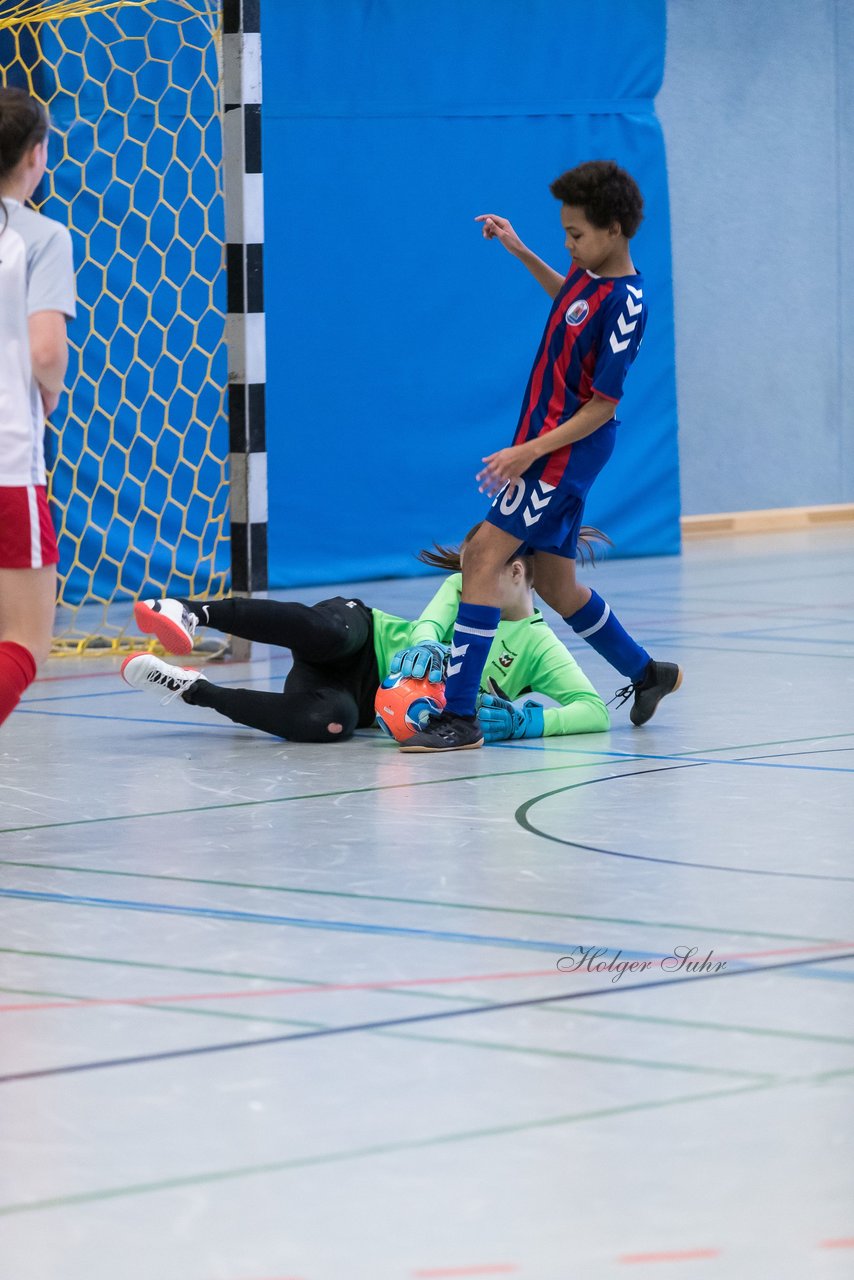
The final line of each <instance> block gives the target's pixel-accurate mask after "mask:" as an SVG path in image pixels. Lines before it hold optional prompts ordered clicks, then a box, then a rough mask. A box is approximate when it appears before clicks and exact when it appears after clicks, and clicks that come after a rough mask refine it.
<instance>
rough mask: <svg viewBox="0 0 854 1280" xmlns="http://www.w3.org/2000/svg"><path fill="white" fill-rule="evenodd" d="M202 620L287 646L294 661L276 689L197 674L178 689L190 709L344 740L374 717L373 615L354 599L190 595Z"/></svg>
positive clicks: (311, 737)
mask: <svg viewBox="0 0 854 1280" xmlns="http://www.w3.org/2000/svg"><path fill="white" fill-rule="evenodd" d="M188 606H189V608H191V609H192V610H193V612H194V613H197V614H198V615H199V616H200V617H201V618H204V615H203V614H202V613H201V609H202V607H203V606H204V607H206V608H207V624H206V625H208V626H211V627H213V628H215V629H216V630H217V631H223V632H225V633H227V634H228V635H232V636H240V637H242V638H243V639H244V640H255V641H257V642H258V643H259V644H271V645H281V646H282V647H283V648H286V649H290V650H291V653H292V654H293V659H294V665H293V668H292V670H291V671H290V672H289V673H288V676H287V679H286V680H285V685H284V689H283V690H282V692H281V693H258V692H256V691H255V690H253V689H225V688H222V687H221V686H220V685H215V684H213V683H211V682H210V681H208V680H198V681H197V682H196V683H195V684H194V685H193V686H192V687H191V688H190V689H188V690H187V692H186V693H185V694H184V695H183V699H184V701H185V702H188V703H190V704H191V705H192V706H196V707H213V708H214V710H215V711H219V712H220V713H221V714H222V715H224V716H227V717H228V719H229V720H233V721H234V723H235V724H245V725H248V726H249V728H251V729H261V730H262V731H263V732H264V733H273V734H275V735H276V736H277V737H279V738H288V739H290V741H291V742H343V741H345V740H346V739H347V738H349V737H352V734H353V731H354V730H355V729H357V728H365V727H366V726H367V725H371V724H373V723H374V698H375V695H376V691H377V686H378V684H379V682H380V677H379V670H378V668H377V660H376V656H375V654H374V643H373V637H374V620H373V614H372V612H371V610H370V609H369V608H368V607H367V605H365V604H363V603H362V601H361V600H345V599H344V597H343V596H337V597H336V598H335V599H333V600H322V601H321V602H320V603H319V604H315V605H306V604H290V603H283V602H281V601H278V600H240V599H231V600H213V601H203V602H198V601H189V602H188Z"/></svg>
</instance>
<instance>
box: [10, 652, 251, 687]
mask: <svg viewBox="0 0 854 1280" xmlns="http://www.w3.org/2000/svg"><path fill="white" fill-rule="evenodd" d="M122 656H123V655H121V654H116V655H115V659H116V660H118V659H119V657H122ZM99 660H100V659H99ZM272 660H273V659H270V658H269V657H267V658H240V659H239V660H236V659H234V658H217V660H216V665H217V667H223V666H241V667H257V666H258V664H259V663H261V662H270V661H272ZM206 665H209V664H207V663H206ZM118 676H119V668H118V667H110V669H109V670H108V671H72V672H69V673H68V675H64V676H36V678H35V680H34V681H33V684H55V683H56V682H57V681H60V680H106V679H109V678H110V677H112V678H113V679H116V678H117V677H118ZM119 678H120V677H119Z"/></svg>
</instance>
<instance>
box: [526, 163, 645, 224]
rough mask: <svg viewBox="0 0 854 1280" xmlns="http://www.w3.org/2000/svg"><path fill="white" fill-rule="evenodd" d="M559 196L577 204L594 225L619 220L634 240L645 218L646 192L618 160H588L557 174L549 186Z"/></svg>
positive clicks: (567, 201)
mask: <svg viewBox="0 0 854 1280" xmlns="http://www.w3.org/2000/svg"><path fill="white" fill-rule="evenodd" d="M549 190H550V191H551V193H552V195H553V196H554V197H555V199H556V200H560V201H561V202H562V203H563V204H572V205H577V206H578V208H580V209H583V210H584V216H585V218H586V219H587V221H588V222H590V223H592V224H593V226H594V227H601V228H603V229H604V228H606V227H610V226H611V224H612V223H613V222H619V224H620V228H621V230H622V232H623V235H624V236H625V237H626V239H627V240H631V238H632V236H633V235H634V234H635V232H636V231H637V229H638V227H639V226H640V224H641V221H642V219H643V196H642V195H641V193H640V188H639V187H638V184H637V183H636V182H635V180H634V178H633V177H632V175H631V174H630V173H626V171H625V169H621V168H620V166H619V165H618V164H617V163H616V161H614V160H587V161H586V162H585V163H584V164H580V165H577V166H576V168H575V169H568V170H567V172H566V173H562V174H561V175H560V177H559V178H555V180H554V182H553V183H552V184H551V186H550V187H549Z"/></svg>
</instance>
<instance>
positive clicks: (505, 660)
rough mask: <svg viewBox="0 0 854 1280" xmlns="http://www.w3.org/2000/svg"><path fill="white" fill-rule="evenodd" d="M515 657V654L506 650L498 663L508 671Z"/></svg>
mask: <svg viewBox="0 0 854 1280" xmlns="http://www.w3.org/2000/svg"><path fill="white" fill-rule="evenodd" d="M515 657H516V654H515V653H511V652H510V650H509V649H505V650H504V652H503V653H502V654H501V656H500V657H499V659H498V661H499V662H500V663H501V665H502V667H504V669H505V671H506V670H507V668H508V667H512V665H513V659H514V658H515Z"/></svg>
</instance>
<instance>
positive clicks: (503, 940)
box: [0, 888, 848, 976]
mask: <svg viewBox="0 0 854 1280" xmlns="http://www.w3.org/2000/svg"><path fill="white" fill-rule="evenodd" d="M0 898H10V899H12V900H14V901H23V902H45V903H53V904H55V905H59V906H77V907H94V908H96V909H98V910H110V911H138V912H141V913H143V914H153V915H176V916H188V917H191V918H202V919H207V920H227V921H229V922H231V923H238V924H256V925H268V926H269V925H272V926H280V927H284V928H294V929H316V930H319V931H320V932H327V931H328V932H332V933H357V934H368V935H372V936H381V937H395V938H401V937H403V938H417V939H424V940H426V941H430V942H452V943H460V944H462V945H465V946H469V945H473V946H496V947H511V948H514V949H516V950H519V951H548V952H550V953H551V954H552V955H555V956H559V955H566V954H568V953H569V952H571V951H573V950H575V949H576V948H577V947H579V946H581V945H583V944H581V943H579V942H577V941H576V942H564V941H559V940H557V941H556V940H555V939H548V940H543V939H538V938H510V937H507V936H505V935H501V934H482V933H457V932H453V931H449V930H442V929H417V928H414V927H412V926H407V925H391V924H368V923H367V922H363V921H352V920H321V919H312V918H310V917H306V916H280V915H273V914H267V913H262V912H254V911H238V910H234V909H226V908H221V907H194V906H182V905H179V904H177V903H167V902H140V901H136V900H134V899H130V898H95V897H90V896H87V895H85V894H67V893H50V892H47V891H42V890H36V889H2V888H0ZM840 945H842V946H843V947H845V946H847V945H848V943H847V942H843V943H842V944H840ZM827 948H830V949H834V950H835V949H836V948H837V944H836V943H833V942H829V943H819V944H817V946H810V947H790V948H784V949H780V950H778V951H777V952H774V951H771V952H766V953H761V952H760V953H758V954H760V955H762V954H769V955H774V954H780V953H786V952H791V951H802V950H809V951H815V950H816V949H827ZM622 951H623V957H624V958H625V959H626V960H660V959H661V958H662V957H661V955H660V953H659V952H652V951H638V950H630V949H626V948H622ZM745 954H746V956H747V957H750V956H751V953H750V952H747V953H745ZM730 958H732V959H737V958H739V957H730ZM547 972H548V973H549V974H550V973H551V972H553V971H551V970H549V971H547ZM531 976H536V975H531Z"/></svg>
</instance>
